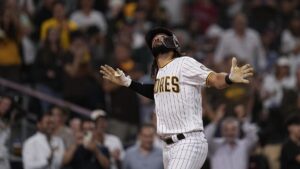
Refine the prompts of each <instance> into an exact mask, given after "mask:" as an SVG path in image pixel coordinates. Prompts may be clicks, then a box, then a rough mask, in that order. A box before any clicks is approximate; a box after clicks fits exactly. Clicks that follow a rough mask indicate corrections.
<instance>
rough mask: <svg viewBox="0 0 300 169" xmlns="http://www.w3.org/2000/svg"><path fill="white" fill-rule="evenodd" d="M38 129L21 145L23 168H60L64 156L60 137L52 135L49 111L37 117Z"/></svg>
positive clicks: (51, 120) (52, 129)
mask: <svg viewBox="0 0 300 169" xmlns="http://www.w3.org/2000/svg"><path fill="white" fill-rule="evenodd" d="M37 128H38V131H37V132H36V133H35V134H34V135H33V136H31V137H29V138H28V139H27V140H26V141H25V143H24V146H23V151H22V155H23V166H24V169H36V168H51V169H60V168H61V166H62V162H63V157H64V144H63V141H62V139H60V138H59V137H56V136H54V135H53V132H54V121H53V116H52V115H51V114H50V113H44V114H42V115H41V116H39V117H38V122H37Z"/></svg>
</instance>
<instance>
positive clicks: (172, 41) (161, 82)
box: [100, 28, 253, 169]
mask: <svg viewBox="0 0 300 169" xmlns="http://www.w3.org/2000/svg"><path fill="white" fill-rule="evenodd" d="M146 43H147V45H148V47H149V48H150V50H151V52H152V54H153V56H154V61H153V65H152V76H153V77H154V78H155V84H140V83H138V82H135V81H132V80H131V78H130V77H129V76H126V75H125V74H124V73H123V71H122V70H120V69H116V70H115V69H113V68H112V67H110V66H108V65H105V66H101V70H100V72H101V73H102V74H103V78H105V79H108V80H110V81H112V82H114V83H116V84H119V85H122V86H126V87H129V88H131V89H132V90H134V91H136V92H137V93H139V94H142V95H144V96H145V97H148V98H150V99H154V101H155V112H156V116H157V133H158V134H159V136H160V137H161V139H162V140H163V141H164V142H165V144H164V147H163V158H164V159H163V161H164V168H166V169H200V168H201V167H202V165H203V163H204V161H205V159H206V156H207V151H208V150H207V149H208V146H207V141H206V139H205V136H204V133H203V121H202V106H201V105H202V103H201V101H202V98H201V88H202V87H208V86H211V87H215V88H218V89H222V88H225V87H228V86H229V85H231V84H233V83H249V80H247V78H249V77H251V76H252V75H253V68H252V67H251V66H250V65H249V64H246V65H244V66H241V67H238V66H237V60H236V59H235V58H233V59H232V66H231V70H230V72H229V74H227V73H216V72H214V71H212V70H210V69H208V68H206V67H205V66H204V65H203V64H201V63H199V62H197V61H196V60H195V59H193V58H191V57H189V56H183V55H181V53H180V45H179V42H178V40H177V38H176V36H175V35H174V34H173V33H172V32H171V31H170V30H168V29H165V28H155V29H152V30H150V31H149V32H148V33H147V34H146Z"/></svg>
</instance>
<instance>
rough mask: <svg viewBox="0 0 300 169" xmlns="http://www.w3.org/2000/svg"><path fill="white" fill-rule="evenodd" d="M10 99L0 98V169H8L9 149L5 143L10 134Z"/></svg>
mask: <svg viewBox="0 0 300 169" xmlns="http://www.w3.org/2000/svg"><path fill="white" fill-rule="evenodd" d="M12 104H13V101H12V98H10V97H9V96H1V97H0V168H1V169H10V164H9V149H8V147H7V143H8V140H9V137H10V134H11V129H10V120H11V119H10V118H9V117H10V111H11V109H12V107H13V106H12Z"/></svg>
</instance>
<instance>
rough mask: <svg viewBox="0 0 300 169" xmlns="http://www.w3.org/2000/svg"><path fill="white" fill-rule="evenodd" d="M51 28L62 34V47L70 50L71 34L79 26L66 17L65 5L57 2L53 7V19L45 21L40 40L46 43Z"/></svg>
mask: <svg viewBox="0 0 300 169" xmlns="http://www.w3.org/2000/svg"><path fill="white" fill-rule="evenodd" d="M50 28H57V29H58V30H59V32H60V45H61V46H62V48H63V49H68V48H69V45H70V33H71V32H72V31H75V30H76V29H77V24H76V23H75V22H73V21H71V20H69V19H68V18H67V16H66V11H65V5H64V4H63V3H62V2H60V1H57V2H55V3H54V5H53V17H52V18H50V19H48V20H45V21H44V22H43V23H42V26H41V32H40V39H41V41H42V42H43V41H45V39H46V35H47V32H48V30H49V29H50Z"/></svg>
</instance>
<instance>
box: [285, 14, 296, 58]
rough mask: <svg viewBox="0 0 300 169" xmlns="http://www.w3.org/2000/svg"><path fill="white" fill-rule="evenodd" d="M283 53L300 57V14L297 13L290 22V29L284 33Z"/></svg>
mask: <svg viewBox="0 0 300 169" xmlns="http://www.w3.org/2000/svg"><path fill="white" fill-rule="evenodd" d="M281 52H282V53H284V54H293V55H300V13H298V12H295V14H294V15H293V16H292V18H291V19H290V22H289V27H288V28H287V29H285V30H284V31H283V32H282V37H281Z"/></svg>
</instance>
